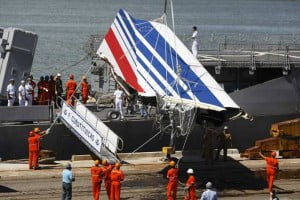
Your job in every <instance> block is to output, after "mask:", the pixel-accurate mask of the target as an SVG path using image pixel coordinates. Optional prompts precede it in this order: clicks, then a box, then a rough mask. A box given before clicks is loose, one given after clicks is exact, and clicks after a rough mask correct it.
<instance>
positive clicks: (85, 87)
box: [80, 76, 90, 104]
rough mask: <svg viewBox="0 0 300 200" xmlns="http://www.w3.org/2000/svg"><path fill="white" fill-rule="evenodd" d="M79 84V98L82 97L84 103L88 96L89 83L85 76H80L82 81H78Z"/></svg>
mask: <svg viewBox="0 0 300 200" xmlns="http://www.w3.org/2000/svg"><path fill="white" fill-rule="evenodd" d="M80 86H81V98H82V103H83V104H86V101H87V100H88V97H89V93H90V92H89V83H88V82H87V78H86V76H83V77H82V81H81V83H80Z"/></svg>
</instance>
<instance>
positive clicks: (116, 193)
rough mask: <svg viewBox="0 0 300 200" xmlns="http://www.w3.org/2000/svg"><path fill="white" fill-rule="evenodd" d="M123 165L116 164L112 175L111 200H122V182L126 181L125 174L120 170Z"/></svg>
mask: <svg viewBox="0 0 300 200" xmlns="http://www.w3.org/2000/svg"><path fill="white" fill-rule="evenodd" d="M120 167H121V163H116V164H115V168H114V169H113V170H112V171H111V173H110V180H111V188H110V200H120V196H121V181H123V180H124V174H123V172H122V170H120Z"/></svg>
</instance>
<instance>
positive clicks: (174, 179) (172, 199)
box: [167, 168, 179, 200]
mask: <svg viewBox="0 0 300 200" xmlns="http://www.w3.org/2000/svg"><path fill="white" fill-rule="evenodd" d="M178 172H179V170H178V168H171V169H169V170H168V173H167V178H168V179H169V182H168V185H167V200H176V194H177V185H178Z"/></svg>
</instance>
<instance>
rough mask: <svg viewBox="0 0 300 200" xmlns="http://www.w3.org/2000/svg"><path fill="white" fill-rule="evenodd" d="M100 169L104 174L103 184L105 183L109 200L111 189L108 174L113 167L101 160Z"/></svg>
mask: <svg viewBox="0 0 300 200" xmlns="http://www.w3.org/2000/svg"><path fill="white" fill-rule="evenodd" d="M102 168H103V172H104V177H103V178H104V182H105V189H106V193H107V196H108V198H110V188H111V181H110V173H111V171H112V170H113V168H114V165H110V164H109V163H108V162H107V160H102Z"/></svg>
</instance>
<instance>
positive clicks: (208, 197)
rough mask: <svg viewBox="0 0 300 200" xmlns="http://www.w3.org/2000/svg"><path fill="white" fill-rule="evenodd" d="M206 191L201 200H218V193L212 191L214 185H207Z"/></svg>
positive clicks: (208, 183)
mask: <svg viewBox="0 0 300 200" xmlns="http://www.w3.org/2000/svg"><path fill="white" fill-rule="evenodd" d="M205 186H206V190H205V191H204V192H203V193H202V195H201V199H200V200H218V196H217V192H216V191H213V190H212V187H213V185H212V183H211V182H207V183H206V185H205Z"/></svg>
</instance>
